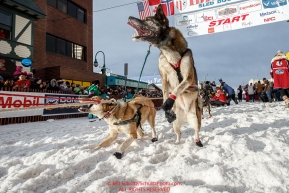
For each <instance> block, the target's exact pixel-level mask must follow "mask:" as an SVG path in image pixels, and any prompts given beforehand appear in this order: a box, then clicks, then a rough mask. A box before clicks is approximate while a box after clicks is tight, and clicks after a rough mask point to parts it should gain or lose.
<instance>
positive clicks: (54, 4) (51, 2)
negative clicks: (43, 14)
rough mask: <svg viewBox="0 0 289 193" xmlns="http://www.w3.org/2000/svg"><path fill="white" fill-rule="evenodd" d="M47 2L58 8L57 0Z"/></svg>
mask: <svg viewBox="0 0 289 193" xmlns="http://www.w3.org/2000/svg"><path fill="white" fill-rule="evenodd" d="M47 4H48V5H50V6H52V7H54V8H57V0H47Z"/></svg>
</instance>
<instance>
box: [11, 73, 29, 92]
mask: <svg viewBox="0 0 289 193" xmlns="http://www.w3.org/2000/svg"><path fill="white" fill-rule="evenodd" d="M30 84H31V82H30V80H27V79H26V76H25V75H24V74H22V75H20V76H19V79H18V80H17V81H16V82H15V83H14V85H15V86H14V87H13V89H18V90H20V89H26V90H27V91H28V90H29V89H30Z"/></svg>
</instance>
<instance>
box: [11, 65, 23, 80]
mask: <svg viewBox="0 0 289 193" xmlns="http://www.w3.org/2000/svg"><path fill="white" fill-rule="evenodd" d="M22 70H23V67H22V66H16V71H15V72H14V73H13V75H14V77H15V78H19V76H20V75H21V74H23V72H22Z"/></svg>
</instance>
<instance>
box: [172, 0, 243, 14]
mask: <svg viewBox="0 0 289 193" xmlns="http://www.w3.org/2000/svg"><path fill="white" fill-rule="evenodd" d="M240 1H242V0H174V6H175V14H181V13H187V12H193V11H200V10H203V9H207V8H214V7H216V6H221V5H227V4H230V3H236V2H240Z"/></svg>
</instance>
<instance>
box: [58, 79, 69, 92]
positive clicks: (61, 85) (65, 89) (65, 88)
mask: <svg viewBox="0 0 289 193" xmlns="http://www.w3.org/2000/svg"><path fill="white" fill-rule="evenodd" d="M58 84H59V90H60V91H62V92H69V93H70V92H71V88H69V87H68V86H67V85H66V82H65V81H63V80H58Z"/></svg>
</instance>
